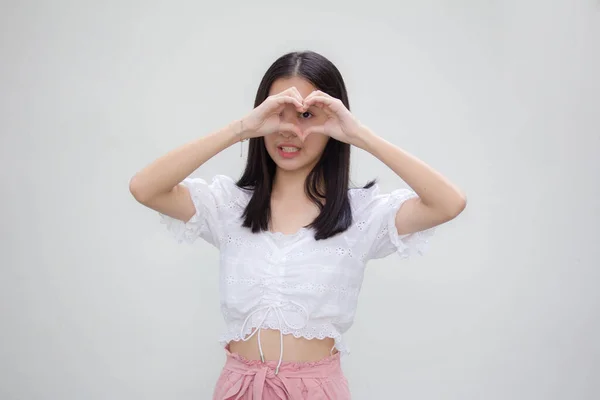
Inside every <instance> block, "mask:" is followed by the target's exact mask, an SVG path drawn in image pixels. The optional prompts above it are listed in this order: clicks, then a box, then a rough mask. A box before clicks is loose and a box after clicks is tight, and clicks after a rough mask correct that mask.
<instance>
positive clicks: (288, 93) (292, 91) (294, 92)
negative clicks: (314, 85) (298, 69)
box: [281, 86, 304, 103]
mask: <svg viewBox="0 0 600 400" xmlns="http://www.w3.org/2000/svg"><path fill="white" fill-rule="evenodd" d="M281 95H284V96H291V97H293V98H295V99H297V100H298V101H299V102H300V103H302V102H303V101H304V98H303V97H302V95H301V94H300V92H299V91H298V89H297V88H296V87H295V86H292V87H291V88H288V89H286V90H284V91H283V92H281Z"/></svg>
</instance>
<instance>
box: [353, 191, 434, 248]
mask: <svg viewBox="0 0 600 400" xmlns="http://www.w3.org/2000/svg"><path fill="white" fill-rule="evenodd" d="M354 190H358V193H357V194H356V195H355V197H356V199H355V202H356V207H355V214H356V215H355V220H356V221H357V223H358V224H361V231H362V232H361V233H362V234H363V235H364V236H363V240H364V241H365V242H366V243H367V247H368V251H367V259H377V258H383V257H386V256H388V255H390V254H393V253H396V254H398V255H399V256H400V257H401V258H409V257H411V256H413V255H417V254H418V255H423V254H424V253H425V252H426V251H427V248H428V245H429V239H430V238H431V237H432V236H433V234H434V232H435V228H429V229H427V230H423V231H419V232H414V233H409V234H404V235H398V230H397V229H396V214H397V212H398V210H399V209H400V207H402V205H403V204H404V203H405V202H406V201H407V200H409V199H411V198H414V197H417V196H418V195H417V193H415V192H414V191H412V190H410V189H405V188H402V189H396V190H394V191H392V192H391V193H387V194H380V193H379V186H378V185H377V184H375V185H374V186H372V187H370V188H364V189H354Z"/></svg>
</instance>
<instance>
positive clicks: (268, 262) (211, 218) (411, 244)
mask: <svg viewBox="0 0 600 400" xmlns="http://www.w3.org/2000/svg"><path fill="white" fill-rule="evenodd" d="M182 183H183V184H184V185H186V186H187V188H188V189H189V191H190V193H191V196H192V199H193V202H194V204H195V206H196V214H195V215H194V216H193V217H192V218H191V219H190V220H189V221H188V222H187V223H184V222H182V221H179V220H177V219H174V218H171V217H169V216H166V215H163V214H161V217H162V221H163V222H164V223H166V224H167V227H168V229H169V231H171V232H172V233H173V234H174V235H175V237H176V238H177V240H179V242H184V241H186V242H189V243H191V242H193V241H194V240H195V239H197V238H202V239H204V240H206V241H207V242H209V243H211V244H212V245H214V246H216V247H217V248H218V249H219V250H220V263H221V266H220V298H221V311H222V313H223V317H224V319H225V323H226V326H227V329H226V331H225V332H224V333H223V334H222V336H221V338H220V341H221V343H222V344H223V345H225V344H227V343H228V342H229V341H231V340H241V339H244V338H245V339H248V337H247V336H248V335H249V334H250V333H251V332H252V330H253V328H256V327H261V328H265V329H266V328H270V329H278V330H279V331H280V332H281V334H293V335H294V336H295V337H304V338H307V339H312V338H319V339H323V338H325V337H330V338H333V339H334V340H335V347H336V348H337V349H338V350H339V351H340V352H341V353H347V351H348V350H347V348H346V346H345V345H344V343H343V341H342V334H343V333H344V332H346V331H347V330H348V328H350V326H351V325H352V323H353V320H354V314H355V311H356V305H357V300H358V295H359V292H360V289H361V285H362V281H363V274H364V269H365V264H366V263H367V261H368V260H370V259H376V258H381V257H385V256H387V255H389V254H392V253H394V252H396V253H397V254H399V255H400V256H401V257H408V256H409V255H411V254H413V253H415V252H418V253H421V254H422V253H423V251H424V250H425V246H426V243H427V239H428V237H429V236H430V235H431V234H433V231H434V228H432V229H428V230H426V231H422V232H417V233H413V234H409V235H402V236H400V235H398V233H397V230H396V227H395V219H394V217H395V214H396V211H397V210H398V208H399V207H400V206H401V205H402V203H403V202H404V201H406V200H407V199H409V198H411V197H414V196H417V195H416V193H415V192H413V191H411V190H409V189H398V190H395V191H393V192H391V193H390V194H380V193H379V187H378V186H377V185H374V186H372V187H371V188H368V189H363V188H357V189H350V190H349V199H350V204H351V209H352V215H353V221H354V222H353V224H352V225H351V226H350V228H348V230H347V231H345V232H343V233H340V234H338V235H336V236H333V237H330V238H328V239H325V240H320V241H316V240H315V239H314V237H313V234H312V233H313V232H312V229H309V228H302V229H300V230H299V231H298V232H296V233H295V234H290V235H286V234H282V233H272V232H262V233H257V234H253V233H252V232H251V231H250V229H249V228H243V227H242V226H241V223H242V219H241V217H240V216H241V214H242V211H243V209H244V207H245V205H246V203H247V202H248V200H249V199H250V197H251V192H250V191H246V190H244V189H241V188H239V187H237V186H236V185H235V182H234V181H233V179H231V178H230V177H227V176H224V175H216V176H215V177H214V178H213V179H212V182H211V183H208V182H207V181H204V180H202V179H200V178H186V179H185V180H184V181H183V182H182ZM258 332H260V330H258ZM259 339H260V338H259Z"/></svg>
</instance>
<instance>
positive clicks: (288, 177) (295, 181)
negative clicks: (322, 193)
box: [271, 168, 308, 199]
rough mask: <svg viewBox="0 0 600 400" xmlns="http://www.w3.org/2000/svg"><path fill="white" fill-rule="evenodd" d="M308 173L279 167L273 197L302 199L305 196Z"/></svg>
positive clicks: (274, 181)
mask: <svg viewBox="0 0 600 400" xmlns="http://www.w3.org/2000/svg"><path fill="white" fill-rule="evenodd" d="M307 176H308V173H307V172H305V171H286V170H283V169H281V168H277V170H276V171H275V179H274V180H273V189H272V191H271V194H272V195H273V197H277V198H286V199H301V198H302V197H305V196H306V195H305V193H304V184H305V182H306V178H307Z"/></svg>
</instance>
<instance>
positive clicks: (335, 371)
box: [224, 348, 342, 399]
mask: <svg viewBox="0 0 600 400" xmlns="http://www.w3.org/2000/svg"><path fill="white" fill-rule="evenodd" d="M225 352H226V354H227V361H226V363H225V367H224V369H226V370H229V371H233V372H236V373H238V374H241V375H251V376H253V377H254V379H253V381H254V382H253V388H252V393H253V398H254V399H261V398H262V392H263V388H264V386H265V385H270V386H274V387H278V388H280V389H282V390H284V391H286V392H288V393H289V394H290V395H291V398H293V399H296V398H298V399H300V398H302V394H301V393H296V392H297V391H298V390H299V389H298V388H297V385H295V384H294V383H292V382H291V380H293V379H315V378H327V377H333V376H336V375H340V374H342V369H341V364H340V353H336V354H334V355H332V356H329V357H326V358H323V359H321V360H319V361H306V362H305V361H284V362H283V363H282V364H281V367H280V368H279V373H278V374H275V369H276V368H277V362H276V361H265V362H262V361H260V360H248V359H246V358H244V357H242V356H240V355H239V354H236V353H231V352H230V351H229V349H227V348H225ZM232 389H235V388H232ZM225 398H227V396H225Z"/></svg>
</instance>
